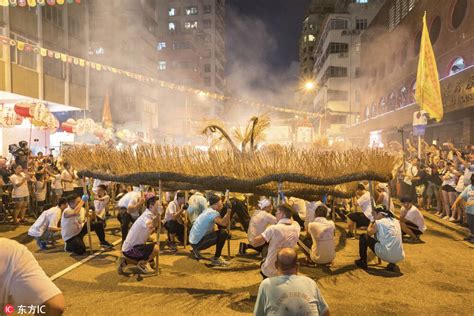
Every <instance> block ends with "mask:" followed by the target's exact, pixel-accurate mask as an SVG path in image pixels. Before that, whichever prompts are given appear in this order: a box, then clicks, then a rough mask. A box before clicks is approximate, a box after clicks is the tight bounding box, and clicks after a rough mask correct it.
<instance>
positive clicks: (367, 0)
mask: <svg viewBox="0 0 474 316" xmlns="http://www.w3.org/2000/svg"><path fill="white" fill-rule="evenodd" d="M356 3H369V0H356Z"/></svg>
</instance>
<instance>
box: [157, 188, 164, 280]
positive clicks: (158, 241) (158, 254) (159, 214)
mask: <svg viewBox="0 0 474 316" xmlns="http://www.w3.org/2000/svg"><path fill="white" fill-rule="evenodd" d="M158 197H159V199H160V204H161V207H160V212H159V213H158V216H159V220H158V227H157V228H156V244H157V246H158V253H157V254H156V270H155V274H156V275H158V274H160V251H161V247H160V233H161V210H163V186H162V183H161V180H158Z"/></svg>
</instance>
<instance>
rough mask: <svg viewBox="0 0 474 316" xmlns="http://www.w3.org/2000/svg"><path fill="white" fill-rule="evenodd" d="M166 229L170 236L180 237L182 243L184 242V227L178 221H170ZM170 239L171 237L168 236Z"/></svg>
mask: <svg viewBox="0 0 474 316" xmlns="http://www.w3.org/2000/svg"><path fill="white" fill-rule="evenodd" d="M165 228H166V230H167V231H168V234H174V235H176V236H177V237H178V240H179V241H180V242H183V241H184V225H183V224H181V223H180V222H178V221H176V220H173V219H172V220H169V221H167V222H166V223H165ZM168 239H169V236H168Z"/></svg>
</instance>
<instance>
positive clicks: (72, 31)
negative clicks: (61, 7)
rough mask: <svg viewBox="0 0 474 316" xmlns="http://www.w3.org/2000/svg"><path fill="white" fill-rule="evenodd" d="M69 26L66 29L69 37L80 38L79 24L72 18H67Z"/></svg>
mask: <svg viewBox="0 0 474 316" xmlns="http://www.w3.org/2000/svg"><path fill="white" fill-rule="evenodd" d="M68 23H69V25H68V29H69V35H70V36H72V37H75V38H80V35H81V26H80V24H79V22H78V21H77V20H76V19H74V18H73V17H69V22H68Z"/></svg>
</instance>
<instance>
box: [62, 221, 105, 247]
mask: <svg viewBox="0 0 474 316" xmlns="http://www.w3.org/2000/svg"><path fill="white" fill-rule="evenodd" d="M91 231H95V233H96V234H97V237H99V240H100V242H101V243H103V242H105V241H106V240H105V232H104V225H103V224H102V223H100V222H94V223H91ZM86 234H87V224H84V226H83V227H82V230H81V231H80V233H79V234H77V235H76V236H74V237H72V238H69V239H68V240H66V250H67V251H70V252H73V253H75V254H78V255H83V254H84V253H85V252H86V245H85V244H84V236H85V235H86Z"/></svg>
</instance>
